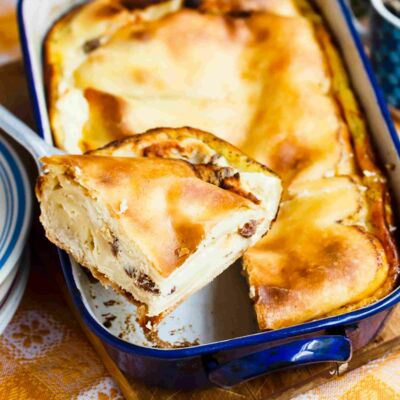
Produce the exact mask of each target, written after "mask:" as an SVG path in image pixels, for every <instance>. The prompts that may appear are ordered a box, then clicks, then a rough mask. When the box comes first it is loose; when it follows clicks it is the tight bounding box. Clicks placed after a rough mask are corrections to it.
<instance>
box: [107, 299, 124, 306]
mask: <svg viewBox="0 0 400 400" xmlns="http://www.w3.org/2000/svg"><path fill="white" fill-rule="evenodd" d="M103 304H104V305H105V306H106V307H110V306H114V305H115V304H121V303H120V302H119V301H116V300H108V301H104V302H103Z"/></svg>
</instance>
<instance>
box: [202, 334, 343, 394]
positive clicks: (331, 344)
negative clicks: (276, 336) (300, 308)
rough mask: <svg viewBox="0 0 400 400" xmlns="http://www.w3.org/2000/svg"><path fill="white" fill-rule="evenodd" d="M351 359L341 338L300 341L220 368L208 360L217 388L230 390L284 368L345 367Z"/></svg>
mask: <svg viewBox="0 0 400 400" xmlns="http://www.w3.org/2000/svg"><path fill="white" fill-rule="evenodd" d="M350 358H351V342H350V340H349V339H348V338H347V337H345V336H342V335H326V336H317V337H314V338H307V339H299V340H296V341H293V342H289V343H284V344H280V345H278V346H276V347H271V348H268V349H266V350H262V351H259V352H255V353H252V354H248V355H246V356H244V357H241V358H238V359H235V360H232V361H229V362H227V363H222V364H220V363H219V362H218V361H217V360H216V359H215V358H214V357H209V358H208V359H205V360H204V361H205V368H206V370H207V372H208V379H209V380H210V382H212V383H213V384H214V385H217V386H221V387H230V386H233V385H236V384H238V383H240V382H243V381H246V380H248V379H251V378H255V377H257V376H260V375H263V374H266V373H271V372H274V371H278V370H280V369H284V368H291V367H297V366H301V365H305V364H311V363H319V362H338V363H343V362H346V361H348V360H350Z"/></svg>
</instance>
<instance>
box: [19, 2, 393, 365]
mask: <svg viewBox="0 0 400 400" xmlns="http://www.w3.org/2000/svg"><path fill="white" fill-rule="evenodd" d="M23 3H24V0H18V23H19V30H20V37H21V42H22V49H23V53H24V60H25V68H26V72H27V75H28V82H29V87H30V90H31V93H32V94H34V96H33V108H34V115H35V118H36V121H37V126H38V128H39V133H40V136H42V137H44V131H43V124H42V122H41V112H40V108H39V102H38V97H37V92H36V87H35V84H34V77H33V72H32V64H31V58H30V55H29V51H28V44H27V38H26V32H25V25H24V18H23ZM338 5H339V7H340V9H341V12H342V14H343V15H344V18H345V20H346V23H347V26H348V28H349V30H350V34H351V37H352V39H353V42H354V44H355V46H356V49H357V51H358V55H359V56H360V58H361V61H362V63H363V67H364V69H365V71H366V74H367V76H368V78H369V81H370V83H371V86H372V89H373V91H374V95H375V98H376V100H377V103H378V106H379V110H380V112H381V113H382V116H383V119H384V121H385V124H386V127H387V129H388V131H389V132H390V136H391V139H392V141H393V143H394V145H395V148H396V151H397V154H398V156H400V140H399V138H398V137H397V134H396V131H395V128H394V126H393V124H392V121H391V117H390V114H389V111H388V109H387V107H386V103H385V100H384V98H383V95H382V93H381V90H380V89H379V86H378V84H377V81H376V79H375V77H374V74H373V72H372V67H371V65H370V63H369V60H368V59H367V56H366V54H365V53H364V49H363V46H362V44H361V41H360V38H359V36H358V33H357V32H356V29H355V27H354V25H353V21H352V17H351V14H350V11H349V9H348V7H347V5H346V4H345V2H344V0H338ZM58 254H59V258H60V261H61V266H62V269H63V273H64V277H65V280H66V283H67V287H68V290H69V293H70V294H71V296H72V299H73V302H74V304H75V306H76V307H77V308H78V310H79V312H80V314H81V316H82V318H83V321H84V322H85V323H86V324H87V325H88V326H89V327H90V329H91V330H92V331H93V332H94V333H95V334H96V335H97V336H98V337H100V339H101V340H103V341H104V342H105V343H107V344H108V345H109V346H111V347H114V348H117V349H118V350H121V351H124V352H126V353H133V354H137V355H140V356H145V357H155V358H162V359H179V358H189V357H195V356H199V355H203V354H209V353H215V352H218V351H223V350H229V349H236V348H239V347H246V346H252V345H256V344H262V343H267V342H271V341H275V340H279V339H283V338H289V337H293V336H300V335H305V334H308V333H312V332H317V331H321V330H326V329H331V328H335V327H339V326H343V325H351V324H353V323H355V322H357V321H360V320H362V319H365V318H368V317H370V316H372V315H375V314H377V313H379V312H381V311H384V310H386V309H388V308H390V307H392V306H394V305H395V304H396V303H398V302H399V301H400V287H398V288H397V289H395V290H394V291H393V292H392V293H390V294H389V295H388V296H386V297H384V298H383V299H381V300H379V301H377V302H375V303H373V304H371V305H368V306H366V307H363V308H360V309H358V310H355V311H352V312H348V313H345V314H341V315H338V316H334V317H329V318H325V319H320V320H316V321H311V322H306V323H303V324H300V325H296V326H291V327H288V328H284V329H279V330H273V331H268V332H260V333H255V334H252V335H248V336H243V337H238V338H233V339H228V340H224V341H220V342H215V343H209V344H204V345H199V346H193V347H187V348H182V349H172V350H169V349H155V348H149V347H142V346H137V345H134V344H131V343H128V342H125V341H124V340H122V339H119V338H118V337H116V336H114V335H112V334H111V333H109V332H108V331H107V330H106V329H105V328H104V327H103V326H102V325H101V324H100V323H99V322H98V321H96V320H95V319H94V318H93V316H92V315H91V313H90V312H89V310H88V309H87V308H86V306H85V305H84V303H83V300H82V295H81V292H80V291H79V289H78V287H77V286H76V283H75V280H74V277H73V272H72V265H71V261H70V259H69V256H68V255H67V254H66V253H65V252H64V251H62V250H60V249H58Z"/></svg>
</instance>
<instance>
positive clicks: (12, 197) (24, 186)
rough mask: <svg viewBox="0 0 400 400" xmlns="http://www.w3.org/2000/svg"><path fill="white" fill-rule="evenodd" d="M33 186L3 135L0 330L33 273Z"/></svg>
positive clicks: (0, 154)
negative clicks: (29, 239)
mask: <svg viewBox="0 0 400 400" xmlns="http://www.w3.org/2000/svg"><path fill="white" fill-rule="evenodd" d="M31 217H32V197H31V186H30V183H29V180H28V177H27V174H26V172H25V168H24V166H23V164H22V162H21V160H20V158H19V156H18V155H17V153H16V152H15V151H14V150H13V148H12V147H11V146H10V145H9V144H8V143H7V141H6V140H5V139H4V137H2V136H0V334H1V333H3V331H4V329H5V328H6V326H7V324H8V323H9V322H10V320H11V318H12V317H13V315H14V313H15V311H16V310H17V307H18V304H19V303H20V301H21V299H22V295H23V293H24V290H25V287H26V282H27V280H28V274H29V253H28V249H27V246H26V242H27V237H28V231H29V226H30V221H31Z"/></svg>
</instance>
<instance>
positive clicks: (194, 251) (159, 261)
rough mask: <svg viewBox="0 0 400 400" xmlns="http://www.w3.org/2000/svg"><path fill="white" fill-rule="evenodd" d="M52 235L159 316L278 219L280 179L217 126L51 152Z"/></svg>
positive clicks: (46, 215)
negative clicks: (218, 133)
mask: <svg viewBox="0 0 400 400" xmlns="http://www.w3.org/2000/svg"><path fill="white" fill-rule="evenodd" d="M42 162H43V164H44V168H43V174H42V175H41V176H40V178H39V181H38V184H37V187H36V194H37V197H38V199H39V201H40V206H41V217H40V219H41V222H42V224H43V226H44V228H45V230H46V234H47V237H48V238H49V239H50V240H51V241H52V242H53V243H55V244H56V245H57V246H59V247H60V248H62V249H64V250H66V251H67V252H68V253H69V254H71V255H72V256H73V257H74V259H75V260H76V261H77V262H79V263H80V264H81V265H83V266H85V267H87V268H89V269H90V271H91V272H92V274H93V275H94V276H95V277H96V278H97V279H99V280H100V281H101V282H102V283H103V284H105V285H110V286H112V287H113V288H114V289H116V290H117V291H120V292H122V293H124V294H126V295H128V296H129V297H130V298H131V299H132V300H134V301H135V302H137V303H139V304H140V305H143V306H144V307H141V308H140V315H141V317H142V318H141V319H142V323H143V324H146V323H147V321H148V320H149V319H151V320H152V321H153V322H157V321H159V320H160V319H161V318H162V316H163V315H164V314H165V313H168V312H169V311H171V310H172V309H174V308H175V307H176V306H177V305H178V304H179V303H180V302H182V301H183V300H185V299H186V298H187V297H188V296H190V295H191V294H192V293H194V292H196V291H197V290H199V289H200V288H202V287H203V286H204V285H206V284H207V283H209V282H210V281H211V280H213V279H214V278H215V277H216V276H217V275H219V274H220V273H222V272H223V271H224V270H225V269H226V268H228V267H229V266H230V265H231V264H232V263H233V262H234V261H235V260H237V259H238V258H239V257H240V256H241V255H242V254H243V252H244V251H245V250H246V249H247V248H248V247H249V246H251V245H253V244H255V243H256V242H257V241H258V240H259V239H260V238H261V237H262V236H263V235H264V234H265V233H266V232H267V230H268V229H269V226H270V224H271V221H272V220H273V219H274V218H275V215H276V212H277V209H278V205H279V200H280V196H281V183H280V180H279V178H277V177H276V176H275V175H274V174H272V173H271V172H270V171H268V169H266V168H265V167H264V166H263V165H261V164H258V163H256V162H255V161H253V160H251V159H249V158H248V157H246V156H245V155H244V154H242V153H241V152H240V151H239V150H237V149H236V148H235V147H233V146H231V145H229V144H228V143H226V142H224V141H222V140H220V139H217V138H216V137H215V136H213V135H211V134H207V133H205V132H201V131H197V130H192V129H188V128H182V129H176V130H172V129H158V130H155V131H152V132H149V133H146V134H142V135H137V136H134V137H131V138H128V139H125V140H123V141H121V142H115V143H112V144H111V145H109V146H107V147H105V148H103V149H100V150H98V151H95V152H91V153H89V154H87V155H83V156H82V155H65V156H51V157H45V158H43V159H42Z"/></svg>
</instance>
